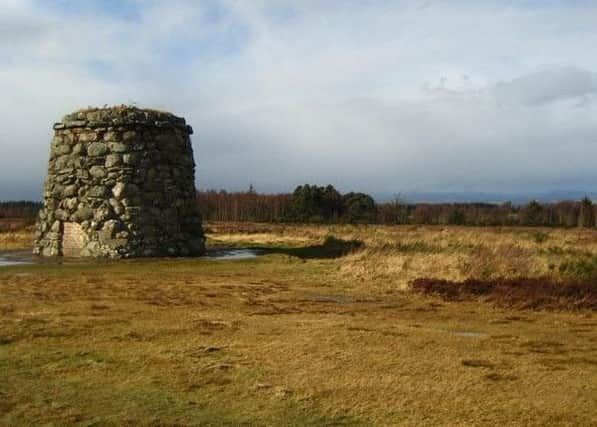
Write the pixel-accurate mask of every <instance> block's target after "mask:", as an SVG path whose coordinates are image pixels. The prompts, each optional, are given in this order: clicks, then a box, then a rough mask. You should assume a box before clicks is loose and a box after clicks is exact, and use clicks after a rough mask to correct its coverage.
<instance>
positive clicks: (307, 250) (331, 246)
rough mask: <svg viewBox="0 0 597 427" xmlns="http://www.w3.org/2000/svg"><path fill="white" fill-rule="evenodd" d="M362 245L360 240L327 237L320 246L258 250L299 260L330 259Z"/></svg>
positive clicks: (355, 249)
mask: <svg viewBox="0 0 597 427" xmlns="http://www.w3.org/2000/svg"><path fill="white" fill-rule="evenodd" d="M363 247H364V244H363V242H362V241H360V240H343V239H338V238H336V237H334V236H327V237H326V238H325V240H324V242H323V243H322V244H320V245H311V246H303V247H298V248H259V249H260V250H261V251H263V253H264V254H283V255H288V256H293V257H297V258H301V259H332V258H340V257H342V256H345V255H348V254H350V253H351V252H354V251H357V250H359V249H362V248H363Z"/></svg>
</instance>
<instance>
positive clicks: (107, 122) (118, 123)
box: [53, 105, 193, 135]
mask: <svg viewBox="0 0 597 427" xmlns="http://www.w3.org/2000/svg"><path fill="white" fill-rule="evenodd" d="M127 126H151V127H154V126H155V127H175V128H179V129H181V130H183V131H186V132H187V133H188V134H189V135H192V134H193V128H192V127H191V126H189V125H187V124H186V121H185V119H184V118H183V117H178V116H175V115H174V114H172V113H168V112H165V111H159V110H151V109H146V108H138V107H133V106H127V105H121V106H116V107H104V108H88V109H84V110H79V111H75V112H74V113H70V114H67V115H65V116H64V117H63V118H62V120H61V121H60V122H57V123H54V126H53V128H54V130H62V129H73V128H113V127H127Z"/></svg>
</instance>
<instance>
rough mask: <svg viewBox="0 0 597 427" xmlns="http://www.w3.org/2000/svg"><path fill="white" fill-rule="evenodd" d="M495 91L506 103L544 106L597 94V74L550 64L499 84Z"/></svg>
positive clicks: (499, 99)
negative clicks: (547, 66)
mask: <svg viewBox="0 0 597 427" xmlns="http://www.w3.org/2000/svg"><path fill="white" fill-rule="evenodd" d="M493 92H494V95H495V96H496V98H497V99H498V101H499V102H502V103H505V104H510V103H519V104H523V105H530V106H533V105H543V104H548V103H550V102H555V101H559V100H565V99H570V98H576V97H583V96H586V95H589V94H594V93H597V73H596V72H592V71H589V70H585V69H581V68H576V67H551V68H547V69H544V70H540V71H536V72H534V73H531V74H527V75H525V76H522V77H518V78H516V79H514V80H511V81H509V82H501V83H498V84H497V85H496V86H495V88H494V89H493Z"/></svg>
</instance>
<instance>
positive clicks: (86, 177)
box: [34, 107, 205, 257]
mask: <svg viewBox="0 0 597 427" xmlns="http://www.w3.org/2000/svg"><path fill="white" fill-rule="evenodd" d="M192 132H193V130H192V128H191V127H190V126H188V125H187V124H186V123H185V120H184V119H183V118H180V117H176V116H174V115H172V114H169V113H164V112H158V111H153V110H143V109H138V108H134V107H114V108H103V109H89V110H84V111H80V112H76V113H73V114H69V115H67V116H65V117H64V118H63V120H62V121H61V122H60V123H56V124H55V125H54V138H53V139H52V145H51V149H50V160H49V165H48V177H47V180H46V183H45V191H44V207H43V209H42V210H41V212H40V214H39V218H38V222H37V231H36V241H35V247H34V253H36V254H39V255H44V256H58V255H65V256H91V257H140V256H190V255H200V254H201V253H203V251H204V249H205V248H204V237H203V230H202V228H201V221H200V218H199V214H198V210H197V206H196V201H195V184H194V182H195V176H194V175H195V162H194V160H193V152H192V147H191V141H190V137H189V135H191V134H192Z"/></svg>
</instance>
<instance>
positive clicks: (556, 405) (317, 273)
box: [0, 223, 597, 426]
mask: <svg viewBox="0 0 597 427" xmlns="http://www.w3.org/2000/svg"><path fill="white" fill-rule="evenodd" d="M206 229H207V231H208V236H209V240H208V244H209V245H210V246H212V247H214V246H224V247H260V248H265V249H266V255H263V256H260V257H258V258H255V259H248V260H237V261H230V260H228V261H215V260H209V259H159V260H156V259H152V260H149V259H148V260H124V261H77V262H65V263H62V264H58V263H50V264H41V265H32V266H14V267H5V268H1V269H0V425H38V424H54V425H65V424H66V425H69V424H81V425H496V424H501V425H537V426H538V425H587V426H588V425H596V424H597V317H596V316H595V312H594V310H591V309H581V310H566V309H559V310H558V309H555V310H554V309H550V310H523V309H520V308H517V307H515V306H512V307H509V306H504V305H496V304H493V303H492V302H489V301H484V300H483V298H482V297H480V298H479V299H462V300H449V299H448V300H447V299H444V298H441V297H440V296H433V295H427V294H423V293H418V292H414V291H413V290H411V288H410V283H411V282H412V281H413V280H414V279H417V278H434V279H445V280H449V281H456V282H457V281H462V280H465V279H468V278H476V279H480V280H493V279H496V280H497V279H501V278H508V277H509V278H516V277H521V276H522V277H531V278H532V277H545V278H550V279H551V280H554V281H556V282H557V281H559V280H562V281H565V280H579V281H580V280H582V281H584V282H583V283H594V282H592V281H594V279H595V277H597V261H595V257H596V255H597V232H595V231H591V230H548V229H497V228H483V229H481V228H458V227H383V226H288V225H269V224H268V225H265V224H261V225H260V224H222V223H213V224H207V225H206ZM7 233H8V232H4V233H0V245H3V244H4V242H6V241H8V242H10V245H6V246H4V248H11V249H15V248H18V247H19V243H15V242H28V241H30V240H31V235H30V231H20V232H19V231H14V230H13V231H11V233H13V235H12V237H11V238H10V239H8V238H7V237H6V236H3V235H5V234H7ZM15 233H16V235H18V237H16V236H15ZM3 239H4V240H3ZM22 244H25V243H22ZM21 246H22V245H21ZM0 247H2V246H0Z"/></svg>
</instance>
